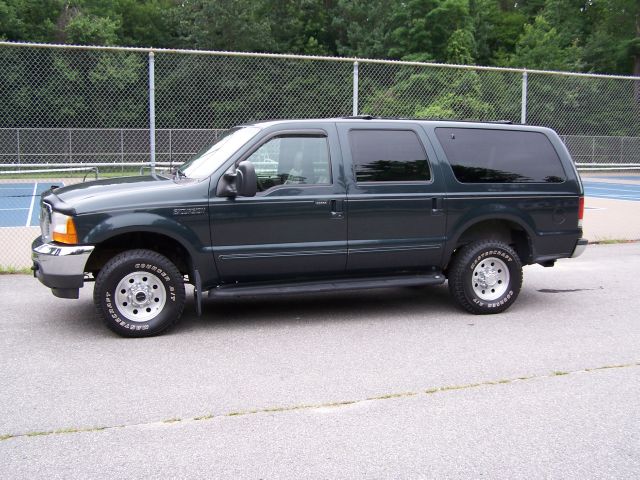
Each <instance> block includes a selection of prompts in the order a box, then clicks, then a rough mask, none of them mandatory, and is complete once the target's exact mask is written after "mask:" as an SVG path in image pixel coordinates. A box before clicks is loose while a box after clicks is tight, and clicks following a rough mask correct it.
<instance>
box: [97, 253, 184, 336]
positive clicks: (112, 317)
mask: <svg viewBox="0 0 640 480" xmlns="http://www.w3.org/2000/svg"><path fill="white" fill-rule="evenodd" d="M93 300H94V303H95V305H96V309H97V310H98V315H99V316H100V317H101V318H102V320H103V322H104V323H105V324H106V325H107V327H109V328H110V329H111V330H113V331H114V332H116V333H117V334H119V335H122V336H124V337H149V336H152V335H156V334H158V333H160V332H163V331H164V330H166V329H167V328H169V327H171V326H172V325H173V324H175V323H176V322H177V321H178V319H179V318H180V315H181V314H182V309H183V308H184V301H185V293H184V281H183V278H182V275H180V272H179V271H178V269H177V268H176V267H175V265H174V264H173V263H172V262H171V261H170V260H169V259H168V258H166V257H164V256H163V255H160V254H159V253H156V252H153V251H151V250H129V251H126V252H123V253H120V254H118V255H116V256H115V257H113V258H112V259H111V260H109V261H108V262H107V263H106V264H105V266H104V267H103V268H102V270H100V273H99V274H98V277H97V278H96V285H95V288H94V291H93Z"/></svg>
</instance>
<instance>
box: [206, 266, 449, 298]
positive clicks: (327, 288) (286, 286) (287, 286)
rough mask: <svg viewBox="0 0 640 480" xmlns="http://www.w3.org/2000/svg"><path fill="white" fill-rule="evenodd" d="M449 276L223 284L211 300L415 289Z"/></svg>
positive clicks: (211, 292) (213, 289) (435, 283)
mask: <svg viewBox="0 0 640 480" xmlns="http://www.w3.org/2000/svg"><path fill="white" fill-rule="evenodd" d="M444 281H445V277H444V275H443V274H442V273H441V272H434V273H430V274H421V275H398V276H392V277H373V278H371V277H366V278H344V279H338V280H316V281H307V282H291V283H279V284H273V283H269V284H258V283H253V284H248V285H235V284H234V285H221V286H219V287H216V288H212V289H211V290H209V297H210V298H211V297H214V298H231V297H243V296H254V295H274V294H280V295H282V294H296V293H319V292H333V291H336V290H337V291H341V290H368V289H372V288H392V287H412V286H420V285H439V284H441V283H444Z"/></svg>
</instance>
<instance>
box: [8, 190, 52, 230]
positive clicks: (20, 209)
mask: <svg viewBox="0 0 640 480" xmlns="http://www.w3.org/2000/svg"><path fill="white" fill-rule="evenodd" d="M53 185H57V186H62V183H61V182H53V183H51V182H43V183H40V182H36V183H33V182H32V183H0V228H2V227H37V226H38V225H39V224H40V220H39V215H40V206H39V205H40V195H41V194H42V192H44V191H46V190H49V189H50V188H51V187H52V186H53Z"/></svg>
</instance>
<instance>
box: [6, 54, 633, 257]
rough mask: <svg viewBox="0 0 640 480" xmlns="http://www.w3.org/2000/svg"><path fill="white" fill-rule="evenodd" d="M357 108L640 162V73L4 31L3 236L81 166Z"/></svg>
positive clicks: (159, 155) (592, 157)
mask: <svg viewBox="0 0 640 480" xmlns="http://www.w3.org/2000/svg"><path fill="white" fill-rule="evenodd" d="M355 114H370V115H376V116H396V117H420V118H449V119H465V120H510V121H512V122H514V123H531V124H537V125H544V126H548V127H551V128H554V129H555V130H556V131H558V133H559V134H560V135H561V136H562V137H563V140H564V141H565V143H566V145H567V147H568V148H569V150H570V152H571V153H572V154H573V157H574V159H575V161H576V164H577V165H578V167H579V168H580V169H583V170H591V169H627V168H640V158H639V155H640V153H639V152H640V78H638V77H625V76H607V75H592V74H577V73H564V72H548V71H538V70H523V69H514V68H494V67H478V66H465V65H442V64H434V63H421V62H400V61H385V60H371V59H356V58H332V57H317V56H300V55H277V54H253V53H237V52H235V53H234V52H210V51H191V50H163V49H148V48H121V47H86V46H71V45H47V44H19V43H11V42H0V172H4V175H0V202H1V204H0V242H3V243H4V244H5V245H12V244H13V243H14V242H16V241H17V240H16V239H17V238H19V237H20V235H23V231H22V230H21V229H20V228H22V229H23V230H24V226H25V224H26V223H29V224H30V225H33V221H32V220H33V218H32V215H28V216H27V217H26V219H22V218H21V217H20V216H21V215H22V213H25V212H29V208H30V207H31V205H32V204H33V203H34V202H31V201H27V200H26V198H27V197H30V196H34V195H38V192H39V189H40V188H44V187H43V185H44V186H46V185H47V182H48V183H49V184H50V183H51V182H55V181H63V182H66V183H68V182H71V181H78V178H80V179H81V177H82V176H83V175H86V171H82V170H78V169H81V168H87V167H91V168H99V170H100V174H101V175H122V174H127V173H132V172H137V171H139V169H140V167H142V166H144V167H148V168H151V169H154V168H155V166H156V165H164V166H167V165H175V164H179V163H182V162H183V161H185V160H186V159H188V158H189V157H190V156H191V155H192V154H193V153H195V152H197V151H199V150H200V149H201V147H202V146H204V145H206V144H208V143H210V142H211V141H212V140H213V139H215V138H216V137H217V136H218V135H219V134H220V132H221V131H223V130H226V129H228V128H230V127H231V126H233V125H237V124H240V123H246V122H250V121H254V120H268V119H275V118H309V117H316V118H318V117H336V116H345V115H355ZM47 169H55V170H56V171H55V172H54V171H50V172H42V171H41V170H47ZM61 169H67V170H63V171H60V170H61ZM68 169H74V171H75V172H76V173H75V174H74V172H73V171H71V170H68ZM25 170H29V171H30V172H31V174H29V175H28V176H25V175H16V172H20V171H25ZM36 179H38V180H37V181H38V182H40V183H35V181H36ZM42 182H44V183H42ZM23 184H24V185H27V184H28V185H31V184H34V186H33V188H32V189H30V187H26V186H23ZM25 204H26V206H25ZM21 212H22V213H21ZM12 222H13V223H12ZM13 225H16V226H13ZM17 225H22V227H18V226H17ZM34 231H35V227H34V229H33V231H29V232H27V233H24V235H26V236H27V237H29V236H35V233H34ZM20 238H21V237H20ZM25 238H26V237H25ZM23 240H24V239H23ZM23 240H21V241H23ZM16 245H17V244H16ZM18 248H19V250H18ZM4 250H8V251H9V256H8V257H7V256H6V255H7V254H6V253H5V254H3V255H5V256H4V257H2V256H0V266H1V267H12V266H26V265H28V263H29V259H28V249H25V248H24V244H23V243H21V244H20V246H19V247H16V250H15V251H12V250H11V249H4ZM18 252H19V253H18Z"/></svg>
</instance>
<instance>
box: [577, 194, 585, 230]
mask: <svg viewBox="0 0 640 480" xmlns="http://www.w3.org/2000/svg"><path fill="white" fill-rule="evenodd" d="M583 218H584V197H580V198H579V199H578V226H579V227H580V228H582V219H583Z"/></svg>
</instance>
